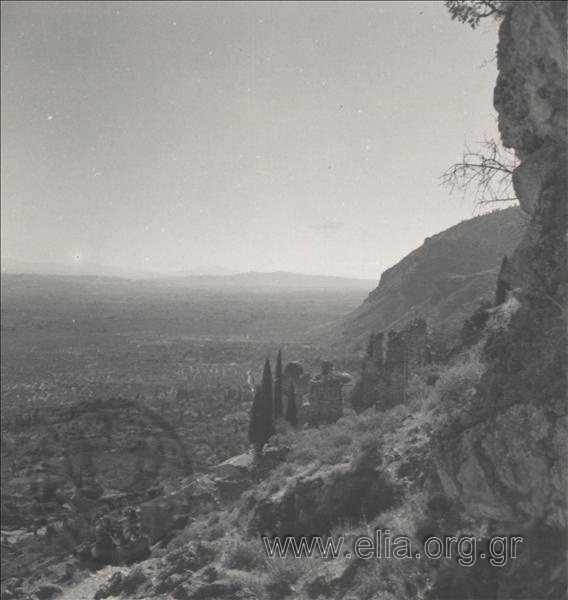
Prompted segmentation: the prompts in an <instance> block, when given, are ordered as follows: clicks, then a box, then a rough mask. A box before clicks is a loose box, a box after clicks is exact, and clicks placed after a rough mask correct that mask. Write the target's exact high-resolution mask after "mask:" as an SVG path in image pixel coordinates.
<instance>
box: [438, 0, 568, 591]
mask: <svg viewBox="0 0 568 600" xmlns="http://www.w3.org/2000/svg"><path fill="white" fill-rule="evenodd" d="M498 67H499V78H498V81H497V85H496V88H495V98H494V101H495V107H496V109H497V111H498V113H499V129H500V132H501V136H502V140H503V143H504V144H505V145H506V146H508V147H512V148H514V149H515V151H516V152H517V155H518V156H519V158H520V160H521V162H520V165H519V167H518V168H517V170H516V171H515V173H514V184H515V190H516V192H517V194H518V196H519V200H520V202H521V205H522V206H523V208H524V209H525V210H526V211H527V212H529V213H530V215H531V218H530V223H529V225H528V228H527V231H526V233H525V235H524V236H523V238H522V240H521V242H520V244H519V246H518V247H517V249H516V250H515V252H514V253H513V254H512V256H511V258H510V260H508V261H506V263H505V264H504V265H503V268H502V270H501V272H500V280H499V287H500V293H499V294H498V300H499V301H503V302H505V304H503V308H505V307H506V306H507V305H508V304H510V303H511V299H512V298H514V300H515V302H516V310H515V311H514V313H513V314H512V315H511V316H510V319H508V321H507V322H506V323H505V326H503V327H497V328H496V329H494V330H491V331H489V332H488V339H487V343H486V345H485V348H484V357H485V359H486V362H487V371H486V373H485V375H484V377H483V379H482V381H481V385H480V389H479V393H478V395H477V397H476V398H475V402H474V404H473V409H472V410H471V411H470V413H469V414H468V415H467V416H465V415H461V416H460V417H459V418H458V419H455V420H454V421H453V422H452V423H448V424H447V426H446V427H445V428H444V429H443V430H442V431H440V432H438V435H437V436H436V443H435V451H434V455H435V462H436V465H437V471H438V475H439V477H440V480H441V482H442V485H443V488H444V490H445V492H446V494H447V495H448V496H449V497H450V498H452V499H453V500H454V501H455V502H458V503H460V504H461V505H462V506H463V509H464V513H465V514H466V515H467V516H469V517H470V518H473V519H474V520H475V521H476V522H477V523H479V524H482V525H484V526H485V527H486V528H487V529H488V530H489V531H493V532H494V533H497V532H500V533H501V534H507V533H512V532H513V530H514V531H515V532H516V534H521V535H524V536H525V538H526V539H527V540H530V544H531V545H530V547H529V546H528V543H527V545H526V546H525V547H526V551H525V553H524V554H523V555H522V556H521V557H520V559H519V561H518V562H517V565H516V566H515V569H516V570H515V574H516V576H515V577H507V575H510V571H508V570H507V569H505V570H504V571H503V572H502V573H501V574H500V576H499V577H498V579H497V581H496V590H497V591H496V592H495V597H499V598H509V597H515V598H536V597H539V598H544V597H547V598H549V597H560V595H561V594H562V593H563V590H565V588H566V568H565V562H564V559H563V557H562V553H563V550H564V547H565V544H566V515H567V511H566V489H567V482H568V478H567V465H566V457H567V448H566V440H567V435H566V434H567V410H566V375H565V369H566V300H567V294H566V289H567V285H566V284H567V280H566V276H567V259H566V222H567V219H566V205H567V202H566V198H567V190H568V188H567V181H566V178H567V172H566V150H567V137H566V123H567V120H566V117H567V106H566V99H567V94H568V91H567V83H566V82H567V69H566V3H564V2H517V3H513V4H512V8H511V9H510V11H509V13H508V14H507V16H506V17H505V18H504V20H503V22H502V24H501V27H500V34H499V49H498ZM551 547H554V548H555V551H554V552H551V551H550V549H551Z"/></svg>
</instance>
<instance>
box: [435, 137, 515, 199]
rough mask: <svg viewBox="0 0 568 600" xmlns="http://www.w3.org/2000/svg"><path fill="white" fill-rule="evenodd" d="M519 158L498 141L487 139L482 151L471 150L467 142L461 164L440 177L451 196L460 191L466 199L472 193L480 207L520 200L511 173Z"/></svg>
mask: <svg viewBox="0 0 568 600" xmlns="http://www.w3.org/2000/svg"><path fill="white" fill-rule="evenodd" d="M516 166H517V158H516V157H515V154H514V153H513V151H512V150H507V149H506V148H503V147H502V146H501V145H499V144H498V143H497V142H496V141H495V140H485V141H484V142H483V143H482V144H481V147H480V149H479V150H472V149H471V148H470V147H469V146H468V145H467V143H466V146H465V151H464V153H463V154H462V157H461V159H460V161H459V162H457V163H455V164H453V165H452V166H451V167H449V168H448V169H446V171H444V173H442V175H441V176H440V180H441V184H442V185H444V186H446V187H448V188H449V189H450V193H454V192H456V191H458V192H461V193H462V196H463V197H465V196H466V195H468V194H473V197H474V200H475V204H476V206H477V207H480V206H483V205H485V204H493V203H498V202H514V201H516V200H517V198H516V196H515V193H514V190H513V183H512V174H513V171H514V170H515V168H516Z"/></svg>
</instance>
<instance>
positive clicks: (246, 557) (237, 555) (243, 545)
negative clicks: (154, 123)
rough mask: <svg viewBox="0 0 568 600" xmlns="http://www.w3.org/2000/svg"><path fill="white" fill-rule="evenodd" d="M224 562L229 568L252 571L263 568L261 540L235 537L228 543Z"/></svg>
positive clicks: (264, 561)
mask: <svg viewBox="0 0 568 600" xmlns="http://www.w3.org/2000/svg"><path fill="white" fill-rule="evenodd" d="M224 563H225V565H226V566H227V567H229V568H230V569H237V570H239V571H247V572H249V573H250V572H252V571H255V570H261V569H264V568H265V563H266V557H265V555H264V549H263V545H262V541H261V540H260V539H256V540H243V539H242V538H237V539H235V540H232V541H230V542H229V543H228V547H227V550H226V554H225V559H224Z"/></svg>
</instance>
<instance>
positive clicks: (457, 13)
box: [444, 0, 510, 29]
mask: <svg viewBox="0 0 568 600" xmlns="http://www.w3.org/2000/svg"><path fill="white" fill-rule="evenodd" d="M444 4H445V5H446V8H447V9H448V10H449V11H450V15H451V17H452V20H458V21H460V23H467V24H468V25H469V26H470V27H471V28H472V29H475V28H476V27H477V26H478V25H479V22H480V21H481V20H482V19H485V18H487V17H493V18H495V19H498V18H500V17H504V16H505V15H506V14H507V11H508V5H509V4H510V2H507V1H506V0H446V1H445V2H444Z"/></svg>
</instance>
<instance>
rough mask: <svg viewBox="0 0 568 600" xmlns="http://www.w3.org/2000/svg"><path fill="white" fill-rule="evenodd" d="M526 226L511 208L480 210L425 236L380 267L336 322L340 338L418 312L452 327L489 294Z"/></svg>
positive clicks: (392, 323)
mask: <svg viewBox="0 0 568 600" xmlns="http://www.w3.org/2000/svg"><path fill="white" fill-rule="evenodd" d="M525 226H526V220H525V217H524V216H523V213H522V212H521V211H520V209H519V208H517V207H511V208H507V209H505V210H500V211H495V212H492V213H489V214H485V215H481V216H479V217H475V218H473V219H469V220H467V221H463V222H462V223H458V224H457V225H454V226H453V227H450V228H449V229H446V230H445V231H442V232H441V233H438V234H437V235H434V236H432V237H429V238H426V239H425V240H424V243H423V244H422V246H420V248H417V249H416V250H414V251H413V252H411V253H410V254H409V255H408V256H406V257H405V258H403V259H402V260H401V261H400V262H399V263H398V264H396V265H394V266H393V267H391V268H390V269H388V270H386V271H385V272H384V273H383V274H382V276H381V280H380V282H379V285H378V287H377V288H376V289H374V290H373V291H372V292H371V293H370V294H369V295H368V297H367V298H366V300H365V301H364V302H363V304H362V305H361V306H360V307H359V308H357V309H356V310H355V311H353V312H352V313H350V314H349V315H348V316H347V317H346V318H345V319H344V320H343V321H342V322H341V324H340V325H339V327H338V331H337V335H338V337H342V338H343V339H344V340H345V341H355V340H358V339H361V338H363V337H366V336H368V335H369V333H370V332H372V331H375V332H377V331H382V330H385V329H389V328H391V327H394V326H400V325H402V324H404V323H406V322H408V321H410V320H411V319H414V318H416V317H423V318H425V319H426V320H427V321H428V324H429V325H430V326H432V325H434V326H440V327H443V328H453V327H456V326H459V325H460V324H461V322H462V321H463V319H464V317H466V316H467V315H469V314H471V312H472V310H473V309H474V308H475V306H476V304H477V303H478V302H479V300H480V299H481V298H483V297H485V296H489V297H492V296H493V295H494V290H495V283H496V281H497V273H498V270H499V267H500V265H501V261H502V259H503V256H505V255H507V254H510V253H512V251H513V250H514V248H515V247H516V246H517V245H518V243H519V241H520V239H521V236H522V233H523V231H524V229H525Z"/></svg>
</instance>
